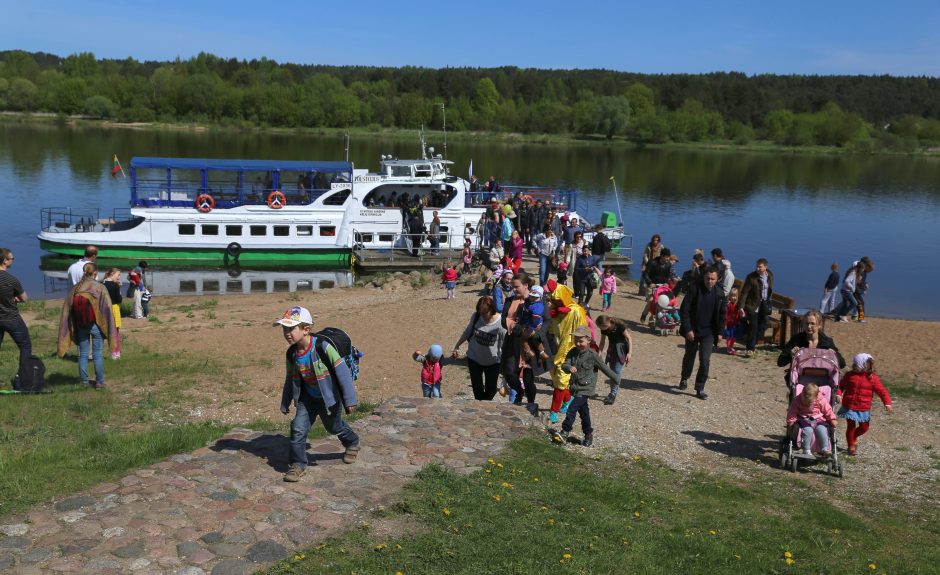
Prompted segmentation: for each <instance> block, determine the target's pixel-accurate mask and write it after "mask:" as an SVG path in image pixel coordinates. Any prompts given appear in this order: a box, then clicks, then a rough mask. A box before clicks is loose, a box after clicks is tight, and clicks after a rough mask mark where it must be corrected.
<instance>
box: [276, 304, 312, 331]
mask: <svg viewBox="0 0 940 575" xmlns="http://www.w3.org/2000/svg"><path fill="white" fill-rule="evenodd" d="M302 323H305V324H307V325H313V316H312V315H310V310H308V309H307V308H305V307H300V306H299V305H295V306H294V307H292V308H290V309H288V310H287V311H285V312H284V315H283V316H281V319H279V320H277V321H275V322H274V325H283V326H285V327H294V326H297V325H300V324H302Z"/></svg>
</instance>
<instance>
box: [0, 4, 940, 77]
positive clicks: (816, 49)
mask: <svg viewBox="0 0 940 575" xmlns="http://www.w3.org/2000/svg"><path fill="white" fill-rule="evenodd" d="M3 49H23V50H29V51H43V52H50V53H53V54H58V55H61V56H66V55H68V54H72V53H75V52H88V51H90V52H93V53H94V54H95V55H96V56H97V57H99V58H102V57H104V58H125V57H129V56H130V57H133V58H136V59H138V60H170V59H173V58H176V57H177V56H179V57H180V58H184V59H185V58H188V57H190V56H193V55H195V54H198V53H199V52H200V51H205V52H210V53H213V54H216V55H218V56H222V57H227V58H228V57H235V58H240V59H241V58H244V59H251V58H261V57H267V58H270V59H274V60H277V61H278V62H296V63H302V64H337V65H344V64H352V65H376V66H405V65H410V66H427V67H434V68H440V67H447V66H451V67H462V66H472V67H491V66H502V65H514V66H520V67H536V68H606V69H612V70H623V71H635V72H647V73H671V72H689V73H698V72H711V71H731V70H734V71H739V72H745V73H748V74H759V73H781V74H786V73H795V74H893V75H929V76H940V1H938V0H911V1H905V0H899V1H895V2H888V1H886V0H856V1H846V0H831V1H830V0H814V1H805V0H791V1H790V2H767V1H763V0H747V1H745V0H733V1H732V0H711V1H709V0H699V1H692V0H674V1H672V2H655V1H649V0H645V1H642V2H634V1H632V0H623V1H615V0H598V1H590V0H588V1H581V2H560V1H556V0H543V1H535V0H531V1H513V0H503V1H492V0H477V1H474V2H466V1H464V2H458V1H453V0H451V1H446V0H445V1H443V2H434V1H431V2H427V1H425V2H412V1H404V0H400V1H394V0H385V1H382V2H374V1H356V0H333V1H326V2H324V1H316V0H307V1H297V0H285V1H276V0H275V1H272V0H268V1H260V2H259V1H253V2H248V1H245V0H229V1H227V2H222V1H218V0H186V1H182V0H161V1H156V0H132V1H125V0H110V1H102V0H0V50H3Z"/></svg>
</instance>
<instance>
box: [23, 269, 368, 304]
mask: <svg viewBox="0 0 940 575" xmlns="http://www.w3.org/2000/svg"><path fill="white" fill-rule="evenodd" d="M42 274H43V292H44V294H45V295H46V297H50V298H52V297H62V296H64V295H65V294H66V293H67V292H68V289H69V283H68V273H67V272H66V271H65V270H63V269H48V268H46V269H43V270H42ZM354 282H355V276H354V274H353V273H352V272H351V271H349V270H316V271H299V270H248V269H242V268H228V269H214V270H198V269H162V268H157V269H154V268H150V269H149V270H147V272H146V274H145V280H144V283H145V284H146V285H147V287H148V288H150V290H151V291H152V292H153V293H154V295H156V296H161V295H213V296H215V295H233V294H249V293H251V294H261V293H294V292H311V291H318V290H323V289H332V288H340V287H348V286H350V285H352V284H353V283H354ZM125 285H126V280H125Z"/></svg>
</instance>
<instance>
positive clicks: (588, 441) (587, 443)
mask: <svg viewBox="0 0 940 575" xmlns="http://www.w3.org/2000/svg"><path fill="white" fill-rule="evenodd" d="M581 445H582V446H584V447H591V446H592V445H594V435H593V434H592V435H585V436H584V439H583V440H582V441H581Z"/></svg>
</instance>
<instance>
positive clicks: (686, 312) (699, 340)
mask: <svg viewBox="0 0 940 575" xmlns="http://www.w3.org/2000/svg"><path fill="white" fill-rule="evenodd" d="M717 284H718V270H717V269H715V267H714V266H709V267H707V268H705V271H703V272H702V281H701V282H699V283H697V284H695V285H693V286H692V287H691V288H690V289H689V294H688V295H687V296H685V298H684V299H683V300H682V305H681V306H680V307H679V317H680V318H681V321H682V323H681V327H680V328H679V332H680V333H681V334H682V335H683V336H684V337H685V355H683V356H682V375H681V376H680V379H679V389H688V387H689V377H691V376H692V367H694V365H695V354H696V353H698V372H697V373H696V374H695V396H696V397H698V398H699V399H707V398H708V395H707V394H706V393H705V383H706V382H707V381H708V369H709V367H710V362H711V356H712V349H713V348H714V347H715V342H716V341H717V340H718V332H719V331H720V330H721V319H720V318H721V295H720V294H719V292H718V288H717V287H716V285H717Z"/></svg>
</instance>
